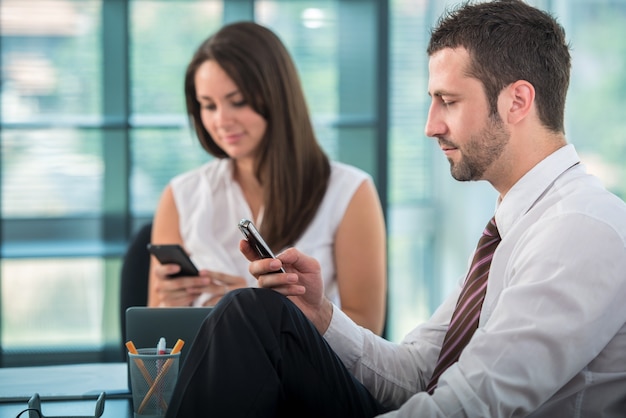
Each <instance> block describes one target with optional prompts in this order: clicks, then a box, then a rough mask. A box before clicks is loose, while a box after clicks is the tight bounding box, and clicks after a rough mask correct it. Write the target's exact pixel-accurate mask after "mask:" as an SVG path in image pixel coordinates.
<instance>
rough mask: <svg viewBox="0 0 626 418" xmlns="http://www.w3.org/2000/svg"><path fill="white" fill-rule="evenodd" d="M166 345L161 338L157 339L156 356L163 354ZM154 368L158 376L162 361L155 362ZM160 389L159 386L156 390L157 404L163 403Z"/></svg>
mask: <svg viewBox="0 0 626 418" xmlns="http://www.w3.org/2000/svg"><path fill="white" fill-rule="evenodd" d="M166 348H167V347H166V343H165V338H164V337H161V338H159V342H158V343H157V348H156V353H157V355H159V356H161V355H164V354H165V350H166ZM156 366H157V376H158V375H159V373H161V370H162V369H163V360H157V362H156ZM162 389H163V388H162V387H161V385H159V387H158V388H157V398H158V402H159V403H162V402H163V397H162V394H161V392H162ZM159 412H163V411H159Z"/></svg>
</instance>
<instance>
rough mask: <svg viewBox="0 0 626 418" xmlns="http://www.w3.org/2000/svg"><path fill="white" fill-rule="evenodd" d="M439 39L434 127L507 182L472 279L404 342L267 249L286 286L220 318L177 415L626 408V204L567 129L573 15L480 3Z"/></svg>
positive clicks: (500, 183)
mask: <svg viewBox="0 0 626 418" xmlns="http://www.w3.org/2000/svg"><path fill="white" fill-rule="evenodd" d="M428 54H429V56H430V63H429V74H430V78H429V85H428V93H429V95H430V96H431V98H432V102H431V105H430V110H429V115H428V121H427V124H426V134H427V135H428V136H430V137H433V138H435V139H436V140H437V141H438V143H439V145H440V147H441V149H442V151H443V152H444V154H445V155H446V157H447V158H448V160H449V162H450V167H451V172H452V176H453V177H454V178H455V179H457V180H460V181H470V180H486V181H488V182H490V183H491V184H492V186H493V187H494V188H495V189H496V190H497V191H498V192H499V198H498V202H497V203H498V206H497V210H496V213H495V216H494V218H493V219H492V221H490V222H489V223H488V226H487V227H486V231H485V235H484V237H483V238H481V241H480V243H479V246H478V249H477V252H476V254H477V255H476V260H475V261H474V262H473V263H472V266H471V267H470V271H469V273H468V277H467V278H466V280H465V282H464V283H462V284H461V285H460V286H459V289H458V290H457V292H455V294H453V295H451V296H450V297H449V298H448V299H447V300H446V301H445V302H444V303H443V304H442V305H441V307H440V308H439V309H437V311H436V312H435V313H434V314H433V316H432V317H431V318H430V319H429V320H428V321H427V322H426V323H424V324H422V325H420V326H418V327H417V328H415V329H414V330H413V331H412V332H411V333H409V335H408V336H407V337H406V338H405V340H404V341H403V342H402V343H401V344H393V343H391V342H388V341H385V340H383V339H381V338H379V337H376V336H375V335H373V334H372V333H371V332H368V331H366V330H364V329H361V328H359V327H357V326H356V325H355V324H354V323H353V322H352V321H350V320H349V319H348V318H347V317H346V316H345V315H343V314H342V313H341V312H340V310H339V309H335V308H334V307H333V306H332V304H331V303H330V302H329V301H328V300H327V299H325V298H324V296H323V288H322V284H321V279H320V268H319V264H318V263H317V262H316V261H315V260H314V259H312V258H310V257H307V256H306V255H304V254H302V253H300V252H299V251H298V250H297V249H294V248H292V249H289V250H287V251H285V252H284V253H282V254H280V255H279V256H278V260H276V259H264V260H257V261H253V262H252V263H251V265H250V271H251V272H252V274H254V275H255V276H256V277H258V280H259V285H260V286H261V287H264V288H268V289H273V291H270V290H265V289H256V290H246V291H243V292H240V293H237V294H235V295H233V296H231V297H229V298H227V299H226V300H225V301H224V302H223V303H221V304H220V305H218V307H217V308H216V309H215V311H214V313H213V314H212V315H211V316H209V317H208V319H207V321H206V322H205V324H204V326H203V329H202V331H201V332H200V334H199V335H198V338H197V341H196V342H195V343H194V346H193V348H192V350H191V352H190V354H189V357H188V358H189V360H188V362H187V364H186V365H185V366H184V367H183V370H182V372H181V376H180V380H179V383H178V385H177V388H176V392H175V394H174V401H173V402H172V406H171V409H170V411H168V415H169V416H193V414H192V411H194V410H198V408H205V409H204V411H207V414H209V415H210V412H211V411H214V412H215V414H214V415H211V416H320V417H328V416H337V417H347V416H359V417H368V416H374V415H377V414H382V413H388V415H385V416H398V417H418V416H419V417H450V416H470V417H489V416H493V417H508V416H534V417H559V416H562V417H575V416H582V417H588V416H603V417H604V416H626V325H625V324H626V303H624V302H623V301H624V300H626V204H624V202H622V201H621V200H619V199H618V198H617V197H615V196H614V195H612V194H610V193H609V192H607V191H606V190H605V189H604V188H603V187H602V185H601V184H600V183H599V182H598V181H597V180H596V179H595V178H593V177H592V176H590V175H588V174H586V172H585V169H584V166H583V165H582V164H580V161H579V158H578V155H577V154H576V151H575V150H574V148H573V146H572V145H568V144H567V142H566V139H565V134H564V127H563V119H564V109H565V97H566V92H567V88H568V84H569V71H570V54H569V50H568V46H567V43H566V40H565V34H564V31H563V29H562V28H561V26H560V25H558V23H557V22H556V21H555V20H554V19H553V18H552V17H551V16H549V15H548V14H546V13H544V12H542V11H540V10H537V9H535V8H533V7H531V6H528V5H526V4H525V3H523V2H522V1H517V0H504V1H496V2H491V3H481V4H465V5H463V6H461V7H460V8H458V9H457V10H456V11H453V12H451V13H449V14H448V15H446V16H444V18H443V19H442V20H441V21H440V22H439V25H438V27H437V28H436V29H435V30H434V31H433V33H432V37H431V41H430V44H429V47H428ZM241 250H242V252H243V253H244V254H245V255H246V256H247V257H248V258H249V259H250V260H254V259H255V258H256V257H255V255H254V254H253V252H252V251H251V249H250V247H249V246H248V245H247V243H246V242H245V241H243V242H242V245H241ZM494 251H495V252H494ZM281 266H282V267H283V268H284V269H285V270H286V271H287V273H283V274H275V273H270V272H272V271H276V270H277V269H278V268H279V267H281ZM280 294H282V295H286V296H288V297H289V300H290V301H292V302H293V303H291V302H290V301H289V300H288V299H287V298H284V297H283V296H281V295H280ZM294 305H295V306H294ZM457 305H458V307H457ZM296 306H297V308H296ZM302 314H304V316H306V318H307V319H308V320H307V319H305V318H304V316H303V315H302ZM313 327H314V328H315V329H312V328H313ZM316 331H317V332H316ZM320 335H322V336H323V338H322V337H321V336H320ZM459 353H460V354H459ZM187 414H192V415H187ZM198 416H201V415H198Z"/></svg>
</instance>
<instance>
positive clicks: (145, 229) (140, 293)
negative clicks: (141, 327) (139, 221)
mask: <svg viewBox="0 0 626 418" xmlns="http://www.w3.org/2000/svg"><path fill="white" fill-rule="evenodd" d="M151 236H152V222H150V223H147V224H145V225H144V226H142V227H141V228H140V229H139V230H138V231H137V233H136V234H135V235H134V236H133V238H132V239H131V240H130V242H129V243H128V248H127V249H126V254H125V255H124V260H123V262H122V271H121V276H120V279H121V282H120V311H119V315H120V330H121V331H122V332H121V335H122V339H124V337H125V335H126V309H128V308H129V307H131V306H147V305H148V276H149V274H150V253H148V250H147V249H146V247H147V245H148V243H150V239H151ZM123 343H125V341H123ZM122 345H123V344H122ZM122 350H123V351H122V352H125V350H126V348H125V347H124V346H123V347H122Z"/></svg>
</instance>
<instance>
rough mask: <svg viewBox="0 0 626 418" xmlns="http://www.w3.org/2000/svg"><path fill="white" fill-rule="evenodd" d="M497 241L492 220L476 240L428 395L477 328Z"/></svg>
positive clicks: (456, 358) (454, 361) (498, 237)
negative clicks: (476, 243)
mask: <svg viewBox="0 0 626 418" xmlns="http://www.w3.org/2000/svg"><path fill="white" fill-rule="evenodd" d="M500 240H501V239H500V234H499V233H498V228H497V227H496V220H495V217H494V218H491V220H490V221H489V223H488V224H487V226H486V227H485V230H484V231H483V235H482V237H481V238H480V240H479V241H478V246H477V247H476V251H475V253H474V258H473V260H472V264H471V266H470V270H469V272H468V273H467V278H466V280H465V284H464V285H463V289H462V290H461V294H460V295H459V300H458V301H457V303H456V307H455V308H454V313H453V314H452V319H451V320H450V325H449V327H448V332H446V336H445V337H444V340H443V345H442V346H441V352H440V353H439V359H438V360H437V364H436V366H435V370H434V371H433V376H432V377H431V379H430V382H429V383H428V386H427V388H426V390H427V391H428V392H429V393H431V394H432V393H433V391H434V390H435V388H436V387H437V381H438V380H439V376H441V374H442V373H443V372H444V371H445V370H446V369H447V368H448V367H450V366H451V365H452V364H454V363H456V362H457V361H458V360H459V356H460V355H461V351H463V349H464V348H465V346H466V345H467V343H468V342H469V340H470V339H471V338H472V335H474V332H475V331H476V329H477V328H478V317H479V316H480V309H481V307H482V305H483V301H484V300H485V292H486V290H487V278H488V277H489V267H490V266H491V259H492V258H493V253H494V251H495V250H496V247H497V246H498V244H499V243H500Z"/></svg>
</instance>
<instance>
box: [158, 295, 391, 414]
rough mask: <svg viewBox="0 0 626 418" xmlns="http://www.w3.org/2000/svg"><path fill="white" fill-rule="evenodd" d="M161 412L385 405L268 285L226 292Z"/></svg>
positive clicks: (365, 409) (365, 410) (343, 410)
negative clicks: (375, 397) (167, 406)
mask: <svg viewBox="0 0 626 418" xmlns="http://www.w3.org/2000/svg"><path fill="white" fill-rule="evenodd" d="M187 349H188V350H190V351H189V352H188V354H187V359H186V360H185V364H184V365H183V366H182V368H181V370H180V375H179V378H178V382H177V385H176V388H175V390H174V395H173V397H172V401H171V403H170V406H169V408H168V411H167V417H168V418H173V417H179V418H182V417H185V418H189V417H211V418H217V417H341V418H348V417H372V416H375V415H377V414H379V413H382V412H384V411H385V409H384V408H383V407H382V406H381V405H380V404H379V403H378V402H377V401H376V400H375V399H374V398H373V397H372V396H371V394H370V393H369V392H368V391H367V389H366V388H365V387H364V386H363V385H362V384H361V383H360V382H359V381H357V380H356V378H355V377H354V376H352V375H351V374H350V373H349V372H348V370H347V369H346V368H345V367H344V365H343V363H342V362H341V360H340V359H339V358H338V357H337V355H336V354H335V353H334V352H333V351H332V349H331V348H330V346H329V345H328V344H327V343H326V341H325V340H324V338H323V337H322V336H321V335H320V334H319V332H317V330H316V329H315V327H314V326H313V324H312V323H311V322H310V321H309V320H308V319H307V318H306V317H305V316H304V315H303V314H302V312H301V311H300V309H298V308H297V307H296V306H295V305H294V304H293V303H292V302H291V301H290V300H289V299H287V298H286V297H284V296H282V295H280V294H278V293H277V292H275V291H273V290H267V289H242V290H238V291H233V292H230V293H229V294H228V295H227V296H226V297H224V298H223V299H222V301H221V302H220V303H219V304H218V305H217V306H216V307H215V309H214V310H213V311H212V312H211V314H210V315H209V316H208V317H207V318H206V319H205V321H204V323H203V324H202V327H201V329H200V331H199V333H198V335H197V337H196V339H195V341H194V342H193V344H192V345H191V347H187Z"/></svg>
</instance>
